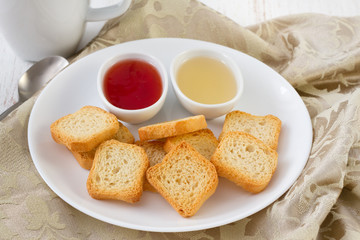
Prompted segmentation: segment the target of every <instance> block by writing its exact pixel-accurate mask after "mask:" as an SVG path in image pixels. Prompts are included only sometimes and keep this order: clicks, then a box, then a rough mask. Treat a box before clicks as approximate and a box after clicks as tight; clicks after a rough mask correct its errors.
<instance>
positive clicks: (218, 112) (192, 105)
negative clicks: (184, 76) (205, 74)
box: [170, 49, 244, 119]
mask: <svg viewBox="0 0 360 240" xmlns="http://www.w3.org/2000/svg"><path fill="white" fill-rule="evenodd" d="M200 56H202V57H209V58H214V59H217V60H219V61H221V62H222V63H224V64H225V65H226V66H227V67H228V68H229V69H230V71H232V73H233V75H234V78H235V81H236V94H235V96H234V97H233V98H232V99H230V100H229V101H227V102H224V103H219V104H204V103H199V102H196V101H194V100H192V99H190V98H188V97H187V96H186V95H185V94H184V93H183V92H182V91H181V90H180V88H179V86H178V84H177V79H176V75H177V71H178V69H179V67H180V66H181V65H182V64H183V63H184V62H185V61H187V60H189V59H191V58H194V57H200ZM170 77H171V83H172V86H173V89H174V91H175V94H176V96H177V98H178V99H179V101H180V103H181V104H182V105H183V106H184V108H185V109H187V110H188V111H189V112H191V113H192V114H195V115H198V114H202V115H204V116H205V117H206V118H207V119H213V118H217V117H220V116H222V115H224V114H227V113H228V112H230V111H231V110H232V109H233V108H234V106H235V105H236V103H237V102H238V100H239V99H240V96H241V94H242V92H243V88H244V86H243V85H244V80H243V77H242V74H241V71H240V68H239V67H238V65H237V63H236V62H235V61H234V60H233V59H232V58H230V57H229V56H227V55H225V54H223V53H221V52H216V51H213V50H207V49H193V50H188V51H185V52H182V53H180V54H179V55H177V56H176V57H175V58H174V59H173V61H172V63H171V66H170Z"/></svg>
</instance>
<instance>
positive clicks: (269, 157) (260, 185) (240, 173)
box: [211, 132, 278, 193]
mask: <svg viewBox="0 0 360 240" xmlns="http://www.w3.org/2000/svg"><path fill="white" fill-rule="evenodd" d="M277 158H278V154H277V153H276V151H275V150H273V149H272V148H270V147H269V146H268V145H266V144H264V143H263V142H262V141H260V140H259V139H257V138H255V137H254V136H252V135H250V134H248V133H244V132H228V133H227V134H226V135H225V136H224V137H223V139H222V140H221V142H220V144H219V146H218V147H217V149H216V150H215V153H214V154H213V156H212V158H211V162H212V163H213V164H214V165H215V167H216V170H217V172H218V174H219V176H221V177H225V178H227V179H229V180H230V181H232V182H234V183H236V184H237V185H239V186H241V187H242V188H244V189H245V190H247V191H249V192H252V193H258V192H260V191H262V190H264V189H265V187H266V186H267V185H268V184H269V182H270V180H271V178H272V175H273V174H274V172H275V169H276V166H277Z"/></svg>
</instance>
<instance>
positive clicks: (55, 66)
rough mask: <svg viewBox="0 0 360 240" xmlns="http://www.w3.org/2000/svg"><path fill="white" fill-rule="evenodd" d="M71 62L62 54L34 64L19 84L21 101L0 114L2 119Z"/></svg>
mask: <svg viewBox="0 0 360 240" xmlns="http://www.w3.org/2000/svg"><path fill="white" fill-rule="evenodd" d="M68 64H69V62H68V61H67V60H66V59H65V58H63V57H60V56H52V57H47V58H44V59H42V60H41V61H39V62H37V63H35V64H34V65H32V66H31V67H30V68H29V69H28V70H27V71H26V72H25V73H24V74H23V75H22V76H21V78H20V80H19V84H18V92H19V101H18V102H17V103H16V104H14V105H13V106H11V107H10V108H8V109H7V110H6V111H5V112H3V113H2V114H1V115H0V121H1V120H2V119H3V118H5V117H6V116H7V115H8V114H9V113H11V112H12V111H13V110H14V109H15V108H17V107H18V106H19V105H20V104H21V103H23V102H25V101H26V100H27V99H29V98H30V97H31V96H32V95H34V93H35V92H37V91H38V90H39V89H40V88H41V87H42V86H44V85H45V83H47V82H48V81H49V80H50V79H52V78H53V77H54V76H55V75H56V74H57V73H59V72H60V71H61V70H62V69H63V68H64V67H66V66H67V65H68Z"/></svg>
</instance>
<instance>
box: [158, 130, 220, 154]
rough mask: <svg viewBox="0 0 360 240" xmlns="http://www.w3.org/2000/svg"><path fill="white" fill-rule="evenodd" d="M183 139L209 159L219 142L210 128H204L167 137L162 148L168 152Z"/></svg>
mask: <svg viewBox="0 0 360 240" xmlns="http://www.w3.org/2000/svg"><path fill="white" fill-rule="evenodd" d="M183 141H185V142H187V143H189V144H190V145H191V146H193V147H194V148H195V149H196V150H197V151H198V152H199V153H200V154H201V155H203V156H204V157H205V158H207V159H209V160H210V158H211V156H212V155H213V153H214V151H215V149H216V147H217V146H218V144H219V142H218V140H217V138H216V137H215V135H214V133H213V132H212V131H211V130H210V129H208V128H206V129H201V130H199V131H196V132H191V133H185V134H182V135H179V136H175V137H170V138H167V139H166V142H165V145H164V149H165V151H166V152H170V150H171V149H172V148H174V147H176V146H177V145H178V144H180V143H181V142H183Z"/></svg>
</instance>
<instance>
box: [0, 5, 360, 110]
mask: <svg viewBox="0 0 360 240" xmlns="http://www.w3.org/2000/svg"><path fill="white" fill-rule="evenodd" d="M116 1H117V0H102V1H101V2H100V0H93V2H92V5H93V6H95V7H100V6H102V5H103V4H107V3H112V2H116ZM200 1H201V2H203V3H204V4H206V5H208V6H209V7H211V8H213V9H215V10H217V11H218V12H220V13H222V14H224V15H226V16H228V17H229V18H231V19H233V20H234V21H235V22H237V23H239V24H240V25H242V26H249V25H253V24H256V23H259V22H262V21H265V20H269V19H272V18H275V17H279V16H284V15H289V14H297V13H309V12H311V13H322V14H328V15H334V16H346V17H347V16H349V17H350V16H356V15H359V14H360V1H359V0H290V1H289V0H269V1H265V0H200ZM103 24H104V22H96V23H89V24H88V25H87V27H86V32H85V35H84V38H83V40H82V42H81V44H80V45H81V46H84V45H85V44H86V43H87V42H88V41H90V40H91V39H92V38H93V37H94V36H96V34H97V33H98V31H99V30H100V29H101V27H102V26H103ZM81 46H80V47H81ZM31 65H32V63H31V62H26V61H23V60H22V59H20V58H19V57H17V56H16V55H15V54H14V53H13V51H12V50H11V49H10V47H9V46H8V44H7V42H6V41H5V39H4V38H3V36H2V35H1V33H0V66H1V68H0V69H1V70H0V113H2V112H3V111H5V110H6V109H7V108H8V107H10V106H11V105H12V104H14V103H16V102H17V100H18V93H17V82H18V79H19V78H20V77H21V75H22V74H23V73H24V72H25V71H26V70H27V69H28V68H29V67H30V66H31Z"/></svg>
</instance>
